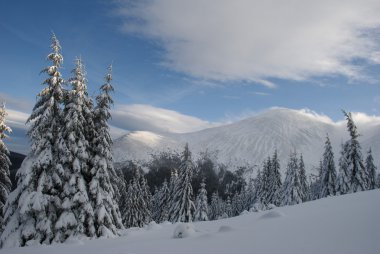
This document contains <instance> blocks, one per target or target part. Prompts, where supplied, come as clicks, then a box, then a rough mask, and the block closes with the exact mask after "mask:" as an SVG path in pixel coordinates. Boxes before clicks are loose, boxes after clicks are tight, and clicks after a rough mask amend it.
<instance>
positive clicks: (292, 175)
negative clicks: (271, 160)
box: [282, 152, 303, 205]
mask: <svg viewBox="0 0 380 254" xmlns="http://www.w3.org/2000/svg"><path fill="white" fill-rule="evenodd" d="M299 178H300V176H299V164H298V158H297V153H296V152H293V153H291V154H290V158H289V162H288V165H287V169H286V177H285V181H284V184H283V190H282V205H295V204H299V203H302V196H303V193H302V186H301V184H300V180H299Z"/></svg>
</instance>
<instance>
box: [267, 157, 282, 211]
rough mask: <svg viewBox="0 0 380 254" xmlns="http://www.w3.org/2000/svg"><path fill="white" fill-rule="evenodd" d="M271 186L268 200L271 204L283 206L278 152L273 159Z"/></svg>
mask: <svg viewBox="0 0 380 254" xmlns="http://www.w3.org/2000/svg"><path fill="white" fill-rule="evenodd" d="M269 182H270V185H269V188H268V197H267V200H268V202H269V203H271V204H274V205H276V206H279V205H280V204H281V188H282V181H281V173H280V160H279V159H278V155H277V150H275V151H274V154H273V156H272V159H271V174H270V181H269Z"/></svg>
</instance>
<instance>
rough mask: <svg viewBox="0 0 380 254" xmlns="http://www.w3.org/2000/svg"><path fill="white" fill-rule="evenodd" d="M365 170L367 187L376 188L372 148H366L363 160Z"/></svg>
mask: <svg viewBox="0 0 380 254" xmlns="http://www.w3.org/2000/svg"><path fill="white" fill-rule="evenodd" d="M365 162H366V163H365V166H366V171H367V174H368V189H369V190H373V189H376V166H375V163H374V161H373V156H372V150H371V148H370V149H369V150H368V154H367V158H366V160H365Z"/></svg>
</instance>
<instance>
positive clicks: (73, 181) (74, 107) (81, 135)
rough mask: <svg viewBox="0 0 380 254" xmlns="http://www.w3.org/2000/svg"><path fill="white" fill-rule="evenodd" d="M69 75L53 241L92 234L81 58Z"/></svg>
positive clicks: (60, 141) (93, 231) (86, 124)
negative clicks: (61, 181)
mask: <svg viewBox="0 0 380 254" xmlns="http://www.w3.org/2000/svg"><path fill="white" fill-rule="evenodd" d="M72 73H73V75H74V76H73V77H72V78H70V80H69V82H70V84H71V86H72V90H69V91H67V93H66V95H65V101H64V104H65V107H64V110H63V126H62V128H61V131H60V134H61V135H60V137H59V163H60V166H61V167H62V168H63V170H64V173H65V175H64V186H63V187H64V188H63V191H62V193H61V198H62V201H63V203H62V209H63V211H62V213H61V214H60V216H59V218H58V221H57V223H56V225H55V228H56V229H57V234H56V236H55V239H56V241H58V242H62V241H65V240H66V239H68V238H76V237H79V238H81V237H94V236H95V235H96V229H95V222H94V209H93V206H92V205H91V203H90V199H89V194H88V187H87V186H88V182H87V180H86V178H87V177H88V176H89V175H90V172H89V171H90V168H89V160H90V158H91V153H90V148H89V146H90V144H89V142H88V140H87V137H86V134H85V128H87V126H88V123H89V121H92V119H91V120H90V119H88V118H87V117H86V115H85V114H86V112H88V111H90V109H89V108H88V107H87V106H88V105H87V104H86V101H87V98H88V95H87V85H86V83H87V80H86V76H85V70H84V66H83V64H82V61H81V59H79V58H77V59H76V61H75V68H74V69H73V71H72ZM90 126H91V125H90Z"/></svg>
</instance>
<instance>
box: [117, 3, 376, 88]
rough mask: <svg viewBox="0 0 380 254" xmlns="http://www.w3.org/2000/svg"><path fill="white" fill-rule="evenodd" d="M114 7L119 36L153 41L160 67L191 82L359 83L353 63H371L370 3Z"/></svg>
mask: <svg viewBox="0 0 380 254" xmlns="http://www.w3.org/2000/svg"><path fill="white" fill-rule="evenodd" d="M118 3H121V4H120V5H118V8H119V10H118V11H119V14H121V15H122V16H123V17H124V18H125V22H124V24H123V31H124V32H126V33H134V34H139V35H141V36H147V37H149V38H153V39H155V40H156V41H160V42H161V45H162V47H163V49H164V59H163V62H164V64H165V65H166V66H168V67H169V68H171V69H173V70H176V71H180V72H183V73H186V74H188V75H191V76H194V77H197V78H203V79H206V80H217V81H226V80H242V81H251V82H258V83H261V84H263V85H265V86H267V87H272V88H273V87H275V84H273V83H271V82H269V81H268V78H281V79H292V80H303V79H310V78H312V77H314V76H326V75H327V76H329V75H344V76H346V77H349V78H360V77H363V70H362V67H358V66H356V65H355V64H354V60H357V59H361V60H364V62H367V63H371V64H372V63H379V60H378V59H379V55H380V47H379V45H380V44H379V43H378V39H377V38H376V36H375V34H376V31H378V29H379V28H380V15H378V14H379V12H380V2H379V1H377V0H363V1H341V0H321V1H304V0H296V1H291V2H288V1H282V0H275V1H259V0H251V1H248V0H235V1H229V0H209V1H203V0H193V1H186V0H152V1H136V2H134V4H131V1H127V0H125V1H119V2H118ZM123 3H127V4H126V5H125V4H123Z"/></svg>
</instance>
